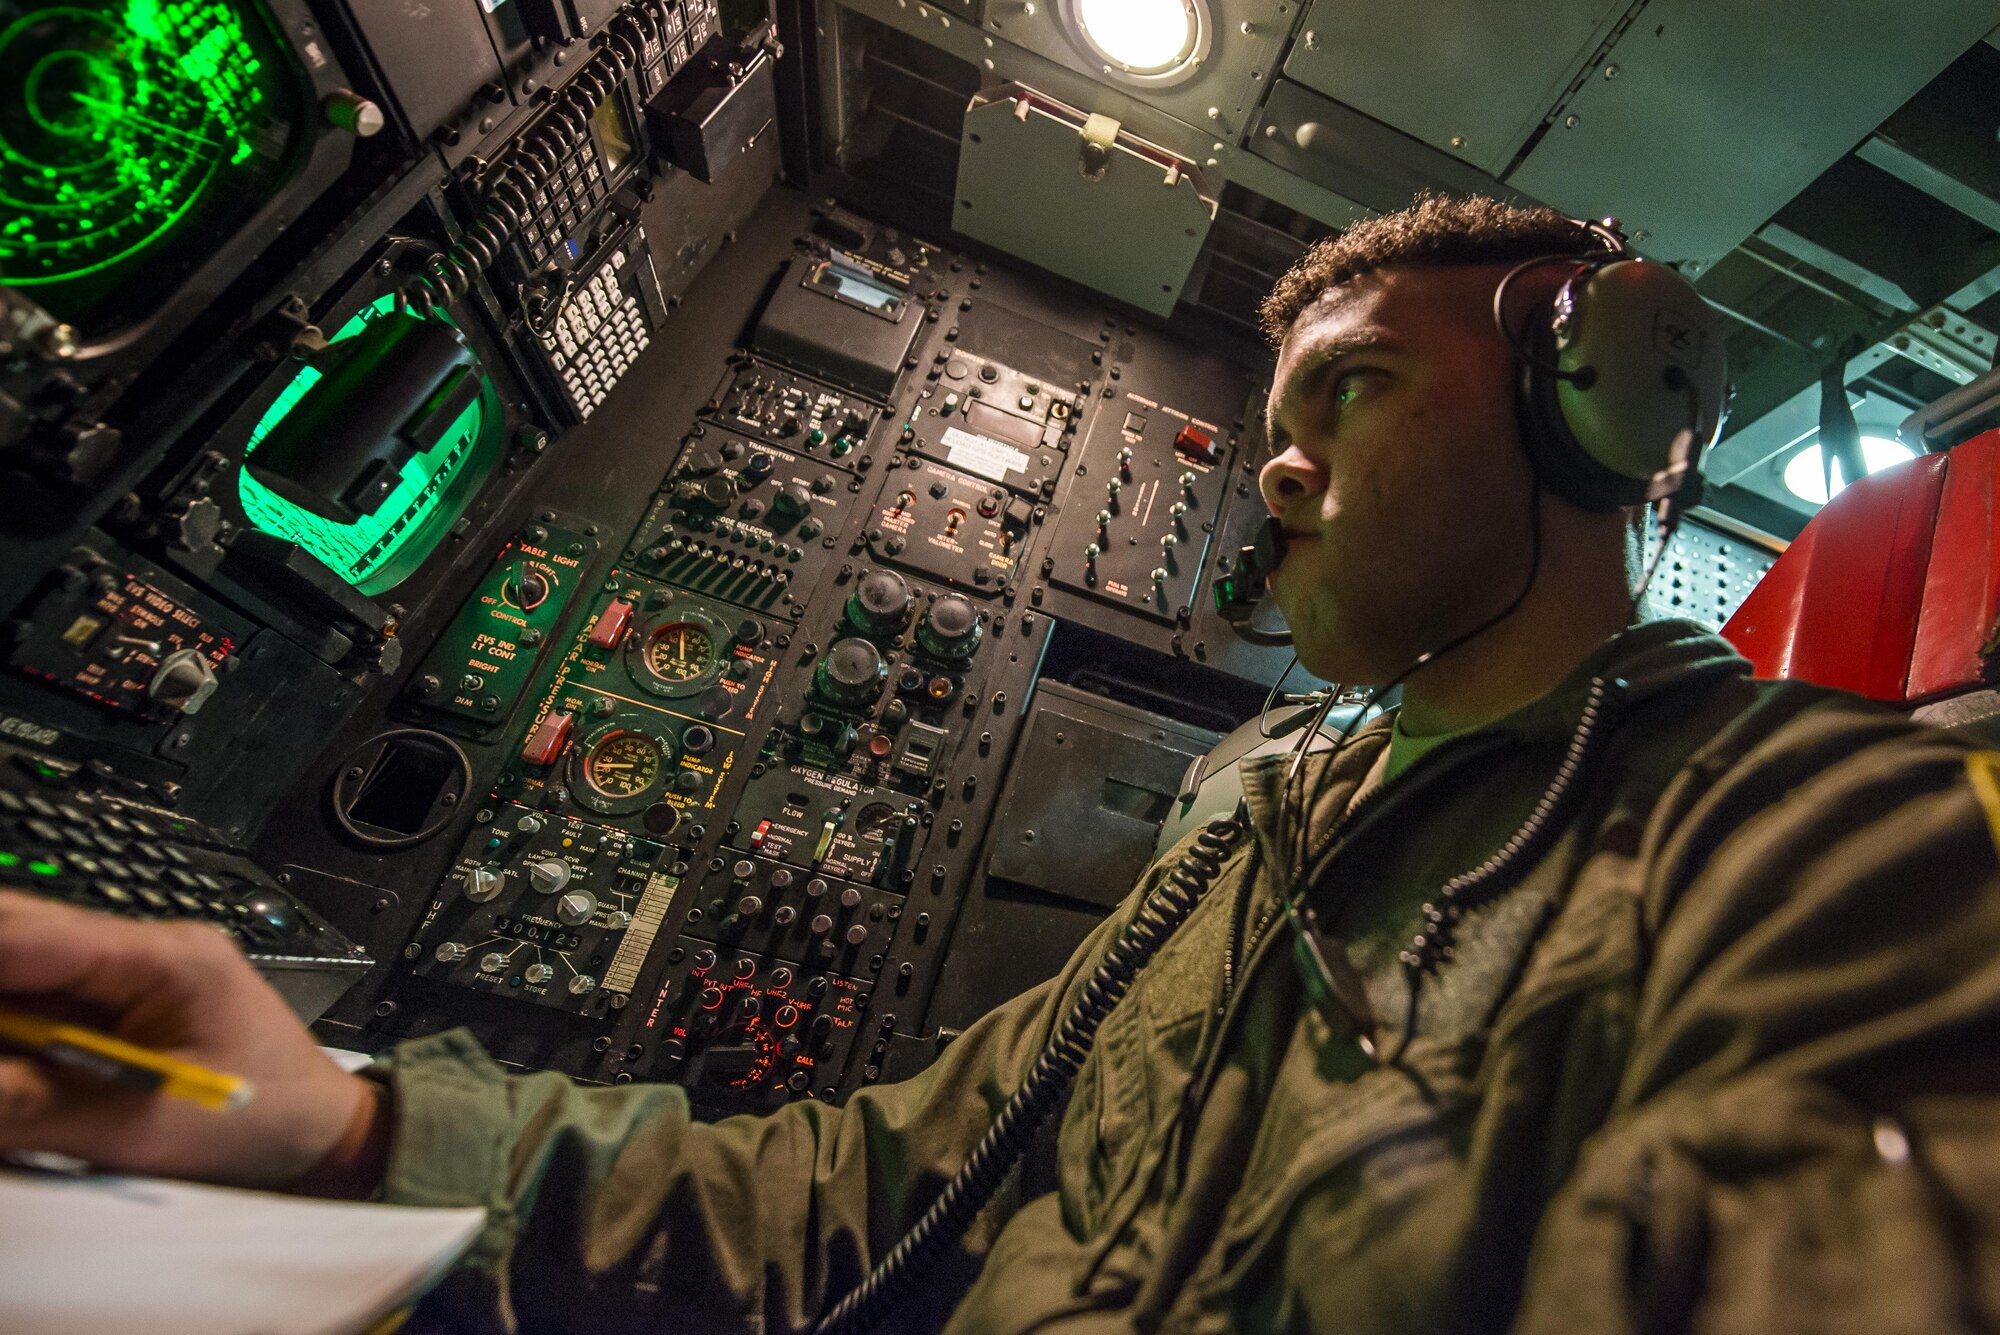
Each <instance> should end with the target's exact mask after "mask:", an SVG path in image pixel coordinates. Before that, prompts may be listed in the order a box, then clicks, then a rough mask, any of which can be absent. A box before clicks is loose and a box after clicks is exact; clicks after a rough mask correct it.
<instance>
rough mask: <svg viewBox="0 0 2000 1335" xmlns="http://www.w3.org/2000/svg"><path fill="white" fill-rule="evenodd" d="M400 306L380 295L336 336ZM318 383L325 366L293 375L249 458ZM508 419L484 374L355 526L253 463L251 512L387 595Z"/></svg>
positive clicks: (429, 542) (241, 485)
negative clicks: (298, 501)
mask: <svg viewBox="0 0 2000 1335" xmlns="http://www.w3.org/2000/svg"><path fill="white" fill-rule="evenodd" d="M395 305H396V299H395V297H394V296H393V295H392V296H385V297H380V298H378V299H377V300H376V301H375V302H374V303H373V304H371V305H369V306H365V307H363V308H362V309H361V310H360V311H359V312H357V313H356V314H355V315H354V317H353V318H352V319H350V320H348V321H347V323H346V324H343V325H342V326H341V327H340V328H339V329H337V330H335V331H334V333H333V337H332V339H330V340H329V341H330V342H334V343H338V342H339V341H340V340H342V339H345V338H352V337H354V336H355V335H356V334H358V333H360V332H361V331H362V330H363V329H365V328H367V327H368V324H369V322H370V321H372V320H374V319H376V318H378V317H379V316H382V315H386V314H388V313H389V312H390V311H392V310H394V309H395ZM440 318H442V317H440ZM318 382H319V372H318V371H315V370H313V369H312V368H311V367H309V366H308V367H302V368H301V369H300V370H299V371H298V372H297V373H296V374H295V375H294V376H293V377H292V380H291V383H290V384H288V385H286V386H285V388H284V390H283V392H281V393H280V394H279V395H278V397H277V398H276V399H274V400H273V401H272V403H271V406H270V407H269V408H267V409H265V411H264V415H263V416H262V417H261V418H259V419H258V421H257V425H256V426H255V427H254V428H252V430H251V432H250V443H249V445H248V447H247V448H246V449H245V450H244V454H245V456H246V457H247V456H249V455H251V454H254V453H256V450H257V446H258V445H259V444H260V443H261V442H262V441H263V439H264V438H265V437H266V436H268V435H269V434H270V433H271V429H272V428H273V427H275V426H277V424H278V423H279V422H280V421H282V420H284V417H285V414H287V413H289V412H290V411H291V410H292V409H293V408H295V407H297V406H298V403H299V400H301V399H303V398H304V397H305V395H306V391H307V390H309V389H311V388H312V387H313V386H314V385H315V384H317V383H318ZM502 418H503V410H502V408H501V406H500V395H499V392H498V391H497V390H495V389H494V387H493V384H492V382H491V381H484V380H483V381H482V387H481V390H480V394H479V397H478V398H476V399H474V400H473V401H472V403H471V404H470V405H468V406H467V407H466V409H465V411H464V412H462V413H460V414H459V416H458V418H457V420H456V421H454V422H453V423H452V424H451V426H450V428H448V429H447V430H446V431H445V432H444V434H443V435H441V436H439V437H438V440H437V442H436V443H435V444H434V445H432V446H431V447H430V448H429V449H428V450H425V451H424V452H423V453H422V454H419V455H417V456H416V457H415V458H413V459H411V460H410V461H409V462H407V463H405V464H404V465H403V471H402V475H401V478H400V479H399V481H398V482H397V484H396V487H395V489H394V490H393V491H391V492H390V493H389V495H388V496H386V497H384V498H383V500H382V503H381V505H379V506H378V507H377V508H376V510H375V513H373V514H372V515H366V516H364V517H362V518H361V519H359V520H357V521H355V522H354V523H351V524H344V523H341V522H340V521H339V520H336V519H328V518H326V517H324V516H321V515H316V514H314V513H312V512H311V511H310V510H306V509H304V508H302V507H300V506H298V505H295V504H293V503H292V502H291V501H288V500H286V499H285V498H284V497H282V496H280V495H278V494H277V493H276V492H274V491H272V490H271V489H270V488H269V487H267V486H265V485H264V484H263V483H262V482H260V481H258V480H257V478H255V477H253V476H252V475H251V473H250V470H248V469H247V468H243V469H238V470H237V473H236V486H237V495H238V497H239V498H240V499H241V500H242V503H243V513H244V515H245V516H246V517H248V518H249V520H250V522H251V523H253V524H255V525H256V526H257V527H258V528H259V529H261V530H263V531H264V532H266V533H269V534H271V535H272V536H274V537H279V538H285V539H287V540H289V541H292V542H296V543H298V544H299V545H300V546H301V547H303V548H305V549H306V550H307V551H309V552H311V553H312V554H313V555H314V556H315V557H317V558H319V560H320V561H321V562H323V563H324V564H325V565H326V567H327V568H328V569H330V570H332V571H333V572H334V573H335V574H337V575H339V576H340V577H341V578H342V579H344V580H346V581H347V582H348V583H349V584H352V585H353V586H354V587H355V588H357V589H360V590H361V591H362V592H363V593H368V594H376V593H382V592H385V591H386V590H388V589H392V588H394V587H395V586H396V585H397V584H399V583H401V582H402V580H403V579H404V577H405V576H407V575H408V574H409V573H410V572H411V571H412V570H414V569H415V568H416V567H417V566H418V565H420V564H422V562H423V559H424V558H425V557H426V556H428V555H429V554H430V552H431V549H432V548H433V547H435V546H436V545H437V542H438V540H439V539H440V538H441V537H442V536H443V535H444V532H445V530H446V529H448V528H449V527H450V526H451V524H452V523H453V522H454V521H455V520H456V519H457V517H458V513H459V511H461V510H462V509H463V508H464V501H465V500H466V499H467V495H466V493H467V492H468V491H469V490H470V488H471V487H472V486H473V485H474V484H476V483H477V481H478V479H479V477H480V476H481V475H482V474H483V472H484V470H485V468H486V467H487V465H489V464H490V463H491V462H492V457H493V454H494V448H493V447H494V444H495V442H496V441H497V439H498V437H499V434H500V431H501V428H502Z"/></svg>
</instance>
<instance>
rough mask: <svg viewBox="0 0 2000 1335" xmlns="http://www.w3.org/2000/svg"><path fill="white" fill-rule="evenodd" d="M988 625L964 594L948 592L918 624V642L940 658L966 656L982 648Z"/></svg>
mask: <svg viewBox="0 0 2000 1335" xmlns="http://www.w3.org/2000/svg"><path fill="white" fill-rule="evenodd" d="M984 633H985V627H984V626H982V625H980V623H979V613H978V612H976V611H974V610H973V607H972V601H971V600H970V599H969V598H966V597H965V596H964V595H963V594H957V593H947V594H946V595H945V596H944V597H942V598H940V599H938V600H937V601H936V602H934V603H932V604H931V607H930V611H928V612H926V613H925V614H924V619H923V621H922V622H920V623H919V624H918V626H917V643H918V644H920V645H922V646H923V649H924V652H925V653H928V654H932V655H935V656H936V657H938V658H950V659H966V658H970V657H972V654H973V651H974V650H976V649H978V648H979V639H980V636H981V635H983V634H984Z"/></svg>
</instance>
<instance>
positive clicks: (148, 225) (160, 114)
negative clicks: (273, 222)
mask: <svg viewBox="0 0 2000 1335" xmlns="http://www.w3.org/2000/svg"><path fill="white" fill-rule="evenodd" d="M289 59H290V58H289V56H288V55H287V54H285V53H284V51H283V49H282V48H280V47H279V46H278V44H277V42H276V41H275V40H274V38H273V36H272V34H271V32H270V30H269V29H268V28H267V27H265V26H264V22H263V20H262V18H261V17H260V16H259V12H258V11H257V10H256V9H255V8H254V7H252V6H248V5H243V6H238V5H231V4H225V3H220V2H219V0H111V2H110V3H95V4H63V5H43V6H39V7H37V6H33V5H30V6H28V7H27V8H26V9H25V11H24V10H23V9H22V8H21V7H19V6H17V5H15V4H8V3H0V283H5V284H7V285H8V286H16V287H22V288H25V289H27V290H28V293H29V295H31V297H32V299H33V300H34V301H36V302H37V303H38V304H39V305H41V306H42V307H44V308H45V309H46V310H48V311H49V312H50V314H52V315H54V316H55V317H56V318H57V319H58V320H60V321H63V322H65V323H67V324H70V325H72V326H74V327H75V328H76V329H77V330H78V331H79V332H80V333H81V334H83V335H84V336H86V337H88V336H90V335H92V334H96V333H101V332H104V331H106V330H109V329H112V328H115V327H117V326H120V325H123V324H126V323H130V322H132V321H134V320H137V319H139V318H142V317H143V316H144V315H146V314H147V313H148V312H149V311H150V309H151V308H152V307H153V306H155V305H156V304H157V303H158V302H159V301H160V300H161V299H162V298H163V297H164V296H166V295H168V294H169V293H171V291H172V290H173V288H174V287H176V286H178V285H179V283H181V282H182V281H183V280H184V279H185V278H187V277H188V275H190V274H191V273H192V272H193V271H194V270H196V269H197V268H199V267H200V266H201V265H203V264H204V263H206V262H207V261H208V260H210V259H211V258H213V257H214V256H215V255H216V253H217V251H218V248H219V247H221V246H223V245H225V244H226V242H227V238H228V236H229V235H230V233H231V232H233V231H234V230H235V229H236V228H237V227H238V226H240V225H241V224H242V223H243V222H245V221H246V220H247V219H248V218H249V217H250V216H251V215H253V214H254V213H256V211H257V210H258V209H260V208H261V207H262V206H263V205H264V203H265V202H266V201H267V200H268V199H269V197H270V196H271V194H272V193H273V192H274V191H275V190H276V189H277V187H278V186H279V185H280V184H281V183H282V181H283V179H284V177H285V176H286V174H287V173H288V171H289V165H290V160H291V159H292V158H293V157H294V156H295V155H294V154H293V153H292V151H291V150H292V141H293V138H294V133H293V126H294V125H295V124H297V123H298V122H299V121H300V120H301V118H300V117H299V116H298V115H297V114H296V109H295V108H294V106H293V100H294V94H293V92H292V91H291V84H290V82H289V79H288V77H287V75H288V70H287V66H288V63H289Z"/></svg>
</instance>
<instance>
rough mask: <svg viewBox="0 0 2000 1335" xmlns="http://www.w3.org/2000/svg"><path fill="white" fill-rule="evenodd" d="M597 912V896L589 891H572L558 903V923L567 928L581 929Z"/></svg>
mask: <svg viewBox="0 0 2000 1335" xmlns="http://www.w3.org/2000/svg"><path fill="white" fill-rule="evenodd" d="M595 912H597V896H596V895H593V894H591V893H589V892H588V891H584V890H572V891H570V892H569V893H568V894H566V895H564V896H563V897H562V898H561V899H559V900H557V901H556V921H557V922H559V923H561V924H562V925H563V926H565V927H581V926H582V925H583V924H584V923H587V922H589V921H590V915H591V914H593V913H595Z"/></svg>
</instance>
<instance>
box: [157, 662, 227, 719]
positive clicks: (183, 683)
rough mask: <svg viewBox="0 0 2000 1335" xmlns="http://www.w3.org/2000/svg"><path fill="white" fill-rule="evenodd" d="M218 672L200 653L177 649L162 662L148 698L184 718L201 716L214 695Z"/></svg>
mask: <svg viewBox="0 0 2000 1335" xmlns="http://www.w3.org/2000/svg"><path fill="white" fill-rule="evenodd" d="M215 687H216V679H215V669H214V668H213V667H210V666H209V662H208V659H206V658H204V657H203V656H202V654H201V651H200V650H198V649H176V650H175V651H174V652H173V653H170V654H168V655H167V656H166V657H165V658H163V659H161V660H160V666H159V667H158V668H157V669H156V670H155V671H154V673H153V679H152V680H151V681H149V682H147V683H146V694H147V696H148V697H149V698H151V699H152V701H153V703H154V704H157V705H162V706H164V707H166V708H168V709H171V710H174V711H176V712H177V713H181V714H193V713H196V712H198V711H199V710H200V709H201V707H202V705H203V703H204V702H206V701H207V699H208V697H209V696H211V695H214V694H215Z"/></svg>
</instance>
